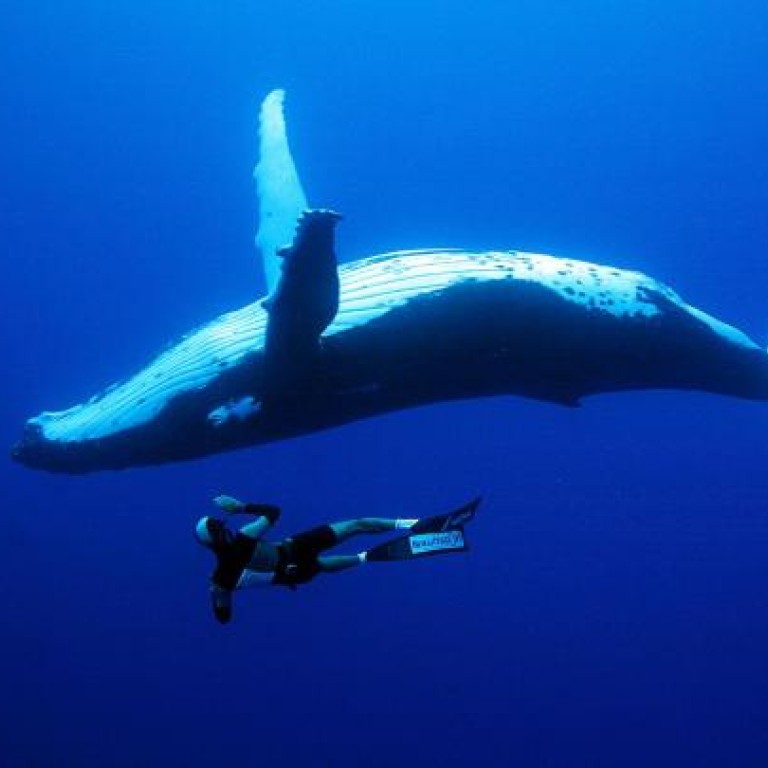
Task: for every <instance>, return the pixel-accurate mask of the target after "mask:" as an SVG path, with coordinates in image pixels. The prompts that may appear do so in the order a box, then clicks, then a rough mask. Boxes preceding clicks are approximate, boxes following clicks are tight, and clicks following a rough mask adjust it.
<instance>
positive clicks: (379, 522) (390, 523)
mask: <svg viewBox="0 0 768 768" xmlns="http://www.w3.org/2000/svg"><path fill="white" fill-rule="evenodd" d="M331 528H332V529H333V532H334V533H335V534H336V543H337V544H340V543H341V542H342V541H346V540H347V539H350V538H352V536H361V535H363V534H366V533H386V532H388V531H394V530H395V528H397V520H395V519H393V518H388V517H359V518H358V519H357V520H342V521H341V522H339V523H331Z"/></svg>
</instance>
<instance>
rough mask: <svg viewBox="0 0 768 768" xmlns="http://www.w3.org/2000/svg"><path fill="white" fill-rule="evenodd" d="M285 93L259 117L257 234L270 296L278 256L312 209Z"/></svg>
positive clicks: (270, 99) (274, 95)
mask: <svg viewBox="0 0 768 768" xmlns="http://www.w3.org/2000/svg"><path fill="white" fill-rule="evenodd" d="M284 97H285V92H284V91H282V90H275V91H272V92H271V93H270V94H269V95H268V96H267V97H266V98H265V99H264V101H263V102H262V104H261V112H260V114H259V162H258V164H257V165H256V168H255V169H254V171H253V178H254V179H255V180H256V194H257V196H258V202H259V228H258V231H257V233H256V247H257V248H258V250H259V252H260V254H261V259H262V263H263V265H264V275H265V277H266V280H267V293H268V294H269V295H271V294H272V292H273V290H274V289H275V286H276V285H277V282H278V280H279V278H280V258H279V256H278V255H277V252H278V250H279V249H280V248H282V247H283V246H285V245H287V244H289V243H290V242H291V241H292V240H293V235H294V232H295V231H296V222H297V221H298V218H299V216H300V215H301V212H302V211H304V210H306V209H307V208H308V207H309V204H308V203H307V198H306V195H305V194H304V190H303V189H302V187H301V181H300V180H299V175H298V173H297V171H296V166H295V165H294V163H293V158H292V157H291V150H290V148H289V146H288V137H287V136H286V132H285V118H284V116H283V99H284Z"/></svg>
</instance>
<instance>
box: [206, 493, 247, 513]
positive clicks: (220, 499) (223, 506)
mask: <svg viewBox="0 0 768 768" xmlns="http://www.w3.org/2000/svg"><path fill="white" fill-rule="evenodd" d="M213 503H214V504H215V505H216V506H217V507H218V508H219V509H220V510H222V512H226V513H228V514H230V515H236V514H237V513H238V512H242V511H243V509H245V504H243V502H242V501H239V500H238V499H236V498H235V497H234V496H225V495H224V494H222V495H221V496H216V497H215V498H214V500H213Z"/></svg>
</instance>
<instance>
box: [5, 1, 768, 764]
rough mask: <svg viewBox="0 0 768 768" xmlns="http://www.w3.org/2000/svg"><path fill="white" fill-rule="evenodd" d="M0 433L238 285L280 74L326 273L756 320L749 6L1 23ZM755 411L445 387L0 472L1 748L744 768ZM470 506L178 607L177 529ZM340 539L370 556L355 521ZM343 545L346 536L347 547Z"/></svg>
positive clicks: (748, 750)
mask: <svg viewBox="0 0 768 768" xmlns="http://www.w3.org/2000/svg"><path fill="white" fill-rule="evenodd" d="M0 72H2V76H1V77H0V121H1V122H0V136H1V137H2V139H1V140H0V169H1V171H2V182H1V185H0V189H1V190H2V196H1V197H0V232H1V233H2V240H0V242H1V244H2V245H1V250H2V259H1V260H0V286H1V288H0V291H1V292H2V297H3V317H4V322H5V332H4V333H3V334H2V341H1V342H0V343H2V345H3V349H2V360H3V367H2V391H3V397H2V401H1V402H0V436H1V437H2V443H3V444H4V445H5V446H6V447H7V448H8V449H10V447H11V445H12V444H13V443H14V441H15V440H16V439H17V438H18V436H19V434H20V432H21V428H22V425H23V423H24V421H25V420H26V419H27V418H28V417H30V416H32V415H34V414H37V413H39V412H40V411H42V410H57V409H62V408H65V407H68V406H71V405H74V404H75V403H78V402H81V401H83V400H86V399H87V398H89V397H90V396H91V395H93V394H94V393H95V392H97V391H98V390H100V389H102V388H103V387H104V386H106V385H107V384H109V383H111V382H113V381H115V380H119V379H122V378H125V377H126V376H127V375H129V374H131V373H132V372H133V371H134V370H136V369H138V368H139V367H141V366H143V365H144V364H146V363H147V362H148V361H149V360H150V359H151V358H152V357H153V356H154V355H155V354H156V353H157V352H159V351H160V350H161V349H163V347H164V346H165V345H166V344H167V343H169V342H171V341H172V340H173V339H175V338H178V337H179V336H181V335H182V334H184V333H185V332H187V331H188V330H190V329H192V328H194V327H196V326H198V325H200V324H201V323H204V322H207V321H208V320H210V319H212V318H213V317H214V316H216V315H218V314H220V313H221V312H224V311H227V310H230V309H233V308H236V307H239V306H242V305H244V304H246V303H248V302H250V301H252V300H254V299H255V298H256V297H258V296H260V295H262V294H263V293H264V284H263V279H262V274H261V268H260V265H259V264H258V262H257V259H256V255H255V252H254V248H253V233H254V227H255V222H256V209H255V198H254V192H253V183H252V178H251V173H252V168H253V164H254V162H255V160H256V149H257V144H256V116H257V112H258V105H259V102H260V100H261V98H262V97H263V96H264V95H266V93H267V92H268V91H270V90H271V89H272V88H275V87H284V88H285V89H286V91H287V102H286V110H287V119H288V129H289V135H290V139H291V145H292V149H293V153H294V157H295V159H296V162H297V165H298V167H299V170H300V172H301V175H302V179H303V181H304V185H305V188H306V190H307V193H308V196H309V199H310V201H311V202H312V203H313V204H314V205H318V206H329V207H333V208H335V209H337V210H339V211H341V212H342V213H343V214H344V216H345V219H344V221H343V223H342V224H341V226H340V229H339V238H338V251H339V254H340V257H341V258H342V260H352V259H356V258H360V257H362V256H366V255H370V254H373V253H380V252H384V251H386V250H392V249H398V248H416V247H422V246H459V247H466V248H478V249H479V248H497V249H510V248H519V249H524V250H532V251H540V252H551V253H555V254H558V255H562V256H570V257H575V258H584V259H588V260H594V261H597V262H603V263H609V264H615V265H617V266H621V267H627V268H632V269H638V270H641V271H644V272H647V273H649V274H652V275H653V276H655V277H657V278H659V279H661V280H663V281H665V282H667V283H669V284H670V285H671V286H673V287H674V288H675V289H676V290H677V291H678V292H679V293H680V294H681V295H682V296H683V297H684V298H685V299H686V300H687V301H689V302H691V303H692V304H695V305H696V306H699V307H701V308H703V309H705V310H706V311H708V312H711V313H712V314H715V315H717V316H718V317H720V318H722V319H724V320H725V321H727V322H730V323H733V324H734V325H737V326H738V327H740V328H742V329H743V330H744V331H745V332H747V333H748V334H750V335H751V336H752V338H754V339H755V340H756V341H758V342H759V343H761V344H764V343H766V342H768V300H767V299H766V294H768V263H767V261H768V219H767V218H766V208H767V206H768V150H767V149H766V146H767V139H768V76H767V74H768V6H766V4H765V3H764V2H740V1H739V0H730V1H729V2H725V0H710V2H707V3H702V2H693V1H692V0H689V1H682V0H681V1H677V0H672V1H671V2H662V1H661V0H645V1H644V2H612V1H611V0H602V1H600V0H581V1H579V0H575V1H574V2H541V1H540V0H539V2H533V1H532V0H523V1H522V2H500V1H499V0H493V1H491V2H483V1H482V0H478V2H475V3H464V2H457V1H456V0H442V2H437V1H436V0H430V1H429V2H425V1H423V0H410V1H409V2H402V1H401V0H393V1H391V2H388V3H376V2H365V1H364V0H358V2H330V1H324V0H316V1H315V2H302V3H299V2H295V1H294V0H282V2H276V0H271V1H267V0H265V1H264V2H257V1H256V0H250V1H249V2H246V0H216V1H215V2H213V1H212V0H200V1H199V2H194V3H180V2H167V1H162V0H155V1H154V2H147V1H146V0H131V2H127V0H114V1H113V2H110V3H102V2H96V1H95V0H87V1H86V0H71V2H62V1H61V0H39V1H38V2H34V3H14V4H8V5H5V6H3V9H2V11H0ZM767 446H768V404H762V403H757V402H749V401H741V400H736V399H727V398H724V397H717V396H714V395H707V394H698V393H682V392H644V393H637V392H634V393H625V394H617V395H608V396H600V397H594V398H590V399H587V400H586V401H585V403H584V406H583V407H582V408H580V409H565V408H559V407H555V406H552V405H546V404H542V403H536V402H532V401H526V400H523V399H520V398H512V397H509V398H494V399H487V400H476V401H470V402H461V403H454V404H443V405H438V406H434V407H429V408H423V409H418V410H414V411H410V412H400V413H396V414H393V415H389V416H385V417H381V418H376V419H371V420H368V421H363V422H358V423H356V424H353V425H350V426H347V427H344V428H342V429H338V430H335V431H329V432H324V433H320V434H316V435H313V436H311V437H307V438H303V439H298V440H293V441H287V442H282V443H277V444H273V445H268V446H264V447H261V448H255V449H251V450H243V451H239V452H234V453H229V454H221V455H218V456H216V457H212V458H207V459H204V460H199V461H195V462H191V463H187V464H173V465H165V466H160V467H155V468H149V469H132V470H127V471H122V472H104V473H98V474H93V475H85V476H80V477H70V476H65V475H52V474H47V473H43V472H36V471H32V470H29V469H26V468H24V467H21V466H19V465H16V464H14V463H12V462H11V461H10V460H6V461H4V462H2V463H0V483H1V485H0V487H2V519H1V520H0V563H1V564H2V568H1V569H0V574H2V575H1V576H0V611H1V613H0V615H1V616H2V618H1V619H0V633H1V634H0V649H1V651H2V652H1V653H0V768H70V767H72V768H105V767H107V766H108V767H109V768H145V767H149V768H154V767H155V766H179V767H183V768H197V767H198V766H205V767H206V768H207V767H209V766H227V765H233V766H284V767H285V768H294V767H296V766H322V767H324V768H325V767H327V768H351V767H352V766H354V767H355V768H359V767H360V766H363V767H364V768H389V767H390V766H393V767H394V766H397V767H400V766H402V767H403V768H411V767H412V766H422V765H439V766H444V767H445V768H463V767H464V766H488V767H489V768H495V767H496V766H530V767H536V768H538V767H542V768H543V767H547V768H560V767H563V768H572V767H573V768H576V767H578V768H581V767H582V766H583V767H584V768H587V767H589V768H595V767H597V766H607V767H611V768H612V767H614V766H615V767H617V768H628V767H630V766H644V767H646V766H696V768H700V767H704V766H707V767H708V766H722V767H723V768H753V767H754V768H760V767H764V766H766V765H768V650H767V649H768V482H767V481H766V467H767V466H768V447H767ZM218 493H229V494H232V495H235V496H239V497H242V498H246V499H251V500H254V501H270V502H273V503H276V504H279V505H281V506H282V508H283V517H282V520H281V521H280V524H279V527H278V529H277V533H279V534H288V533H291V532H294V531H296V530H301V529H303V528H307V527H310V526H312V525H315V524H318V523H321V522H325V521H328V520H339V519H345V518H350V517H356V516H361V515H381V516H404V517H418V516H423V515H428V514H437V513H440V512H443V511H448V510H449V509H451V508H452V507H454V506H456V505H458V504H460V503H462V502H464V501H466V500H468V499H470V498H472V497H473V496H474V495H477V494H482V495H483V497H484V502H483V505H482V507H481V509H480V512H479V514H478V517H477V519H476V521H475V522H474V523H472V526H471V528H470V529H468V533H469V536H470V540H471V545H472V549H471V551H470V552H469V553H468V554H466V555H462V556H455V557H442V558H434V559H426V560H422V561H414V562H410V563H383V564H370V565H367V566H365V567H363V568H360V569H358V570H356V571H354V572H349V573H344V574H340V575H337V576H332V577H330V576H329V577H323V578H320V579H318V580H317V581H316V582H314V583H313V584H311V585H309V586H307V587H305V588H303V589H300V590H299V591H297V592H296V593H291V592H289V591H287V590H278V589H275V590H263V591H252V592H249V593H243V594H239V595H237V598H236V600H237V602H236V606H235V609H236V616H235V620H234V621H233V623H232V624H230V625H229V626H226V627H222V626H219V625H218V624H217V623H216V622H215V621H213V619H212V618H211V615H210V610H209V605H208V595H207V575H208V573H209V571H210V568H211V565H212V563H211V561H210V557H209V555H208V554H207V553H206V552H205V551H204V550H203V549H202V548H200V547H199V546H197V545H196V544H195V542H194V539H193V537H192V527H193V525H194V523H195V521H196V520H197V518H198V517H199V516H200V515H202V514H205V513H207V512H209V511H211V510H212V509H213V508H212V507H211V505H210V499H211V497H212V496H214V495H216V494H218ZM372 542H373V540H371V541H370V542H369V543H372ZM365 543H366V542H365V541H362V542H360V540H358V541H357V542H354V543H352V545H351V547H349V548H348V549H349V550H350V551H357V549H359V548H360V547H359V546H357V545H358V544H362V545H365Z"/></svg>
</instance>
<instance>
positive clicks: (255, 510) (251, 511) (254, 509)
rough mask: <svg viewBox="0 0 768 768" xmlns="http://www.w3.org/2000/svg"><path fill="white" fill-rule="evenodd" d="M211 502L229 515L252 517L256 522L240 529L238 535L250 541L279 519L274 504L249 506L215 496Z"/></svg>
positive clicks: (230, 497)
mask: <svg viewBox="0 0 768 768" xmlns="http://www.w3.org/2000/svg"><path fill="white" fill-rule="evenodd" d="M213 502H214V504H216V506H217V507H219V509H222V510H224V511H225V512H227V513H229V514H230V515H238V514H239V515H253V516H254V517H255V518H256V520H254V521H253V522H252V523H248V524H247V525H244V526H243V527H242V528H241V529H240V533H242V534H243V535H245V536H248V537H249V538H251V539H258V538H260V537H261V536H263V535H264V533H265V532H266V531H267V529H268V528H270V527H271V526H273V525H274V524H275V523H276V522H277V520H278V518H279V517H280V507H276V506H275V505H274V504H250V503H246V502H242V501H239V500H238V499H235V498H233V497H232V496H217V497H216V498H215V499H214V500H213Z"/></svg>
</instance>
